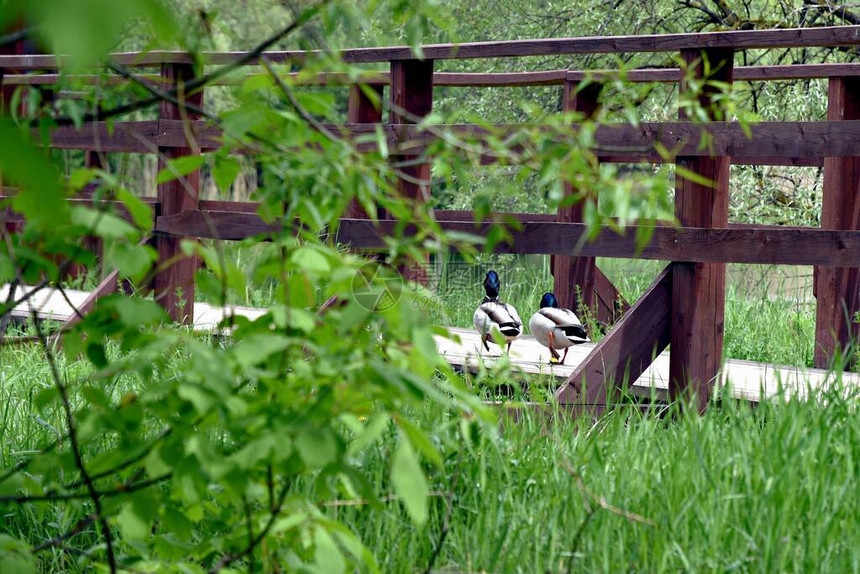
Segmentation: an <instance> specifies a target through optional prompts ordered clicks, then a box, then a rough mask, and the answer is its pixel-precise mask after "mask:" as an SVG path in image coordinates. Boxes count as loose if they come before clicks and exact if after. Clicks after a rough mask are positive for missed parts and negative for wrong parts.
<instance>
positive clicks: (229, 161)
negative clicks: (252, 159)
mask: <svg viewBox="0 0 860 574" xmlns="http://www.w3.org/2000/svg"><path fill="white" fill-rule="evenodd" d="M241 170H242V166H241V164H239V160H237V159H236V158H234V157H230V156H227V157H223V158H218V159H216V161H215V163H213V164H212V178H213V179H214V180H215V185H217V186H218V189H219V190H221V192H222V193H227V192H228V191H230V186H231V185H233V181H235V179H236V177H237V176H238V175H239V172H240V171H241Z"/></svg>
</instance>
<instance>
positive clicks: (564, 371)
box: [436, 329, 860, 402]
mask: <svg viewBox="0 0 860 574" xmlns="http://www.w3.org/2000/svg"><path fill="white" fill-rule="evenodd" d="M451 332H452V333H453V334H455V335H456V336H457V337H459V339H460V342H455V341H452V340H448V339H445V338H443V337H439V336H437V337H436V344H437V347H438V349H439V352H440V353H441V354H442V355H443V356H444V357H445V358H446V359H447V361H448V362H449V363H450V364H452V365H456V366H459V367H463V368H466V369H469V370H474V369H476V368H477V367H478V366H479V365H480V362H481V361H485V362H486V363H487V364H491V363H492V362H494V361H495V359H496V357H498V356H499V348H498V347H497V346H496V345H493V344H491V345H490V353H487V352H486V351H484V350H483V347H482V346H481V340H480V337H479V336H478V334H477V333H476V332H475V331H474V330H471V329H451ZM593 348H594V344H590V343H589V344H585V345H578V346H576V347H573V348H571V350H570V352H569V353H568V354H567V360H566V361H565V362H566V364H565V365H550V364H549V351H548V350H547V348H546V347H543V346H542V345H540V344H539V343H538V342H537V341H535V340H534V338H533V337H531V336H524V337H522V338H520V339H518V340H516V341H514V344H513V345H512V346H511V360H512V367H513V369H514V370H517V371H520V372H522V373H526V374H531V375H549V376H553V377H556V378H557V379H559V383H561V382H562V381H564V380H566V379H567V378H568V377H569V376H570V374H571V373H572V372H573V370H574V368H575V367H576V366H577V365H578V364H579V363H581V362H582V361H583V360H585V357H586V356H587V355H588V353H590V352H591V350H592V349H593ZM668 380H669V353H668V351H667V352H665V353H662V354H661V355H659V356H658V357H657V358H656V360H655V361H654V362H653V363H652V365H651V366H650V367H649V368H648V369H647V370H646V371H645V372H644V373H643V374H642V376H641V377H639V379H638V380H637V381H636V382H635V383H634V384H633V387H632V389H631V391H632V392H633V393H634V394H637V395H640V396H646V397H648V396H651V393H652V392H653V393H654V395H656V397H658V398H661V399H662V398H665V397H666V393H667V390H668ZM833 380H834V376H833V374H832V373H828V372H827V371H824V370H820V369H804V368H801V367H787V366H777V365H771V364H767V363H756V362H753V361H740V360H737V359H730V360H728V361H727V362H726V365H725V367H724V368H723V373H722V376H721V380H720V384H723V383H725V382H726V381H730V382H731V393H732V396H733V397H735V398H737V399H743V400H747V401H752V402H759V401H760V400H762V398H763V397H774V396H776V395H777V393H779V391H780V388H782V390H783V393H784V395H785V396H796V397H805V396H807V394H808V392H809V391H810V390H817V389H822V388H824V387H825V386H826V385H828V384H829V383H831V382H833ZM842 380H843V382H845V383H846V384H847V385H850V386H860V375H857V374H854V373H843V375H842Z"/></svg>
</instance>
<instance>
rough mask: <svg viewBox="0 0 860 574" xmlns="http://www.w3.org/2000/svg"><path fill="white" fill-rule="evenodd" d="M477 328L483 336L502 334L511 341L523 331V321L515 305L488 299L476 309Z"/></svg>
mask: <svg viewBox="0 0 860 574" xmlns="http://www.w3.org/2000/svg"><path fill="white" fill-rule="evenodd" d="M474 321H475V329H476V330H477V331H478V332H479V333H480V334H481V335H482V336H483V335H487V334H490V335H491V336H494V335H501V336H502V337H503V338H504V339H505V341H507V342H511V341H513V340H514V339H516V338H517V337H519V336H520V335H521V334H522V332H523V322H522V320H521V319H520V316H519V314H518V313H517V310H516V309H515V308H514V306H513V305H509V304H507V303H502V302H501V301H498V300H495V299H487V298H485V299H484V301H483V302H482V303H481V304H480V306H478V308H477V309H475V316H474Z"/></svg>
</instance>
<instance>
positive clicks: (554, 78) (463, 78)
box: [0, 63, 860, 88]
mask: <svg viewBox="0 0 860 574" xmlns="http://www.w3.org/2000/svg"><path fill="white" fill-rule="evenodd" d="M2 71H3V70H2V68H0V73H2ZM254 74H255V73H252V74H249V76H251V75H254ZM849 76H860V64H854V63H838V64H793V65H781V66H742V67H737V68H735V81H736V82H740V81H746V82H749V81H769V80H808V79H815V78H831V77H849ZM63 77H64V76H61V75H60V74H33V73H30V74H7V75H6V77H5V80H4V83H5V84H6V85H10V86H17V85H54V84H57V83H59V81H60V79H61V78H63ZM65 77H66V78H72V79H74V80H75V81H77V82H83V83H85V84H102V85H121V84H127V83H128V82H129V80H128V79H127V78H124V77H122V76H115V75H104V76H95V75H89V76H87V75H78V76H65ZM289 77H290V78H291V79H293V80H294V81H295V83H296V84H297V85H311V86H331V85H334V86H338V85H339V86H346V85H350V86H351V85H354V84H355V83H356V78H355V77H354V76H353V75H350V74H346V73H340V72H331V73H321V74H317V75H316V76H312V77H308V76H307V74H299V73H292V74H289ZM621 77H622V73H621V72H620V71H619V70H542V71H536V72H489V73H482V72H466V73H459V72H436V73H434V74H433V85H435V86H448V87H467V88H492V87H500V88H504V87H526V86H554V85H558V86H561V85H563V84H564V82H565V80H569V81H574V82H578V81H582V80H585V79H590V80H595V81H600V80H606V81H611V80H616V79H619V78H621ZM623 77H624V79H625V80H626V81H629V82H647V83H651V82H662V83H673V82H678V81H680V79H681V71H680V69H678V68H639V69H632V70H625V71H624V72H623ZM138 78H140V79H143V80H145V81H148V82H151V83H153V84H158V85H160V84H161V76H156V75H152V74H139V75H138ZM244 81H245V78H235V77H225V78H219V79H218V80H216V81H215V82H213V85H238V84H241V83H243V82H244ZM358 82H359V83H362V84H367V85H372V86H386V85H388V84H389V82H390V74H388V72H367V73H366V74H363V75H361V76H360V78H359V79H358Z"/></svg>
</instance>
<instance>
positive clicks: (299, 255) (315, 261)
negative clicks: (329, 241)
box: [291, 247, 331, 274]
mask: <svg viewBox="0 0 860 574" xmlns="http://www.w3.org/2000/svg"><path fill="white" fill-rule="evenodd" d="M291 259H292V261H293V263H295V264H296V265H297V266H298V267H299V268H301V269H303V270H304V271H307V272H309V273H319V274H323V273H328V272H329V271H330V270H331V265H329V262H328V259H326V257H325V255H323V254H322V253H320V251H319V250H318V249H314V248H313V247H300V248H299V249H297V250H296V251H295V253H293V256H292V257H291Z"/></svg>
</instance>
